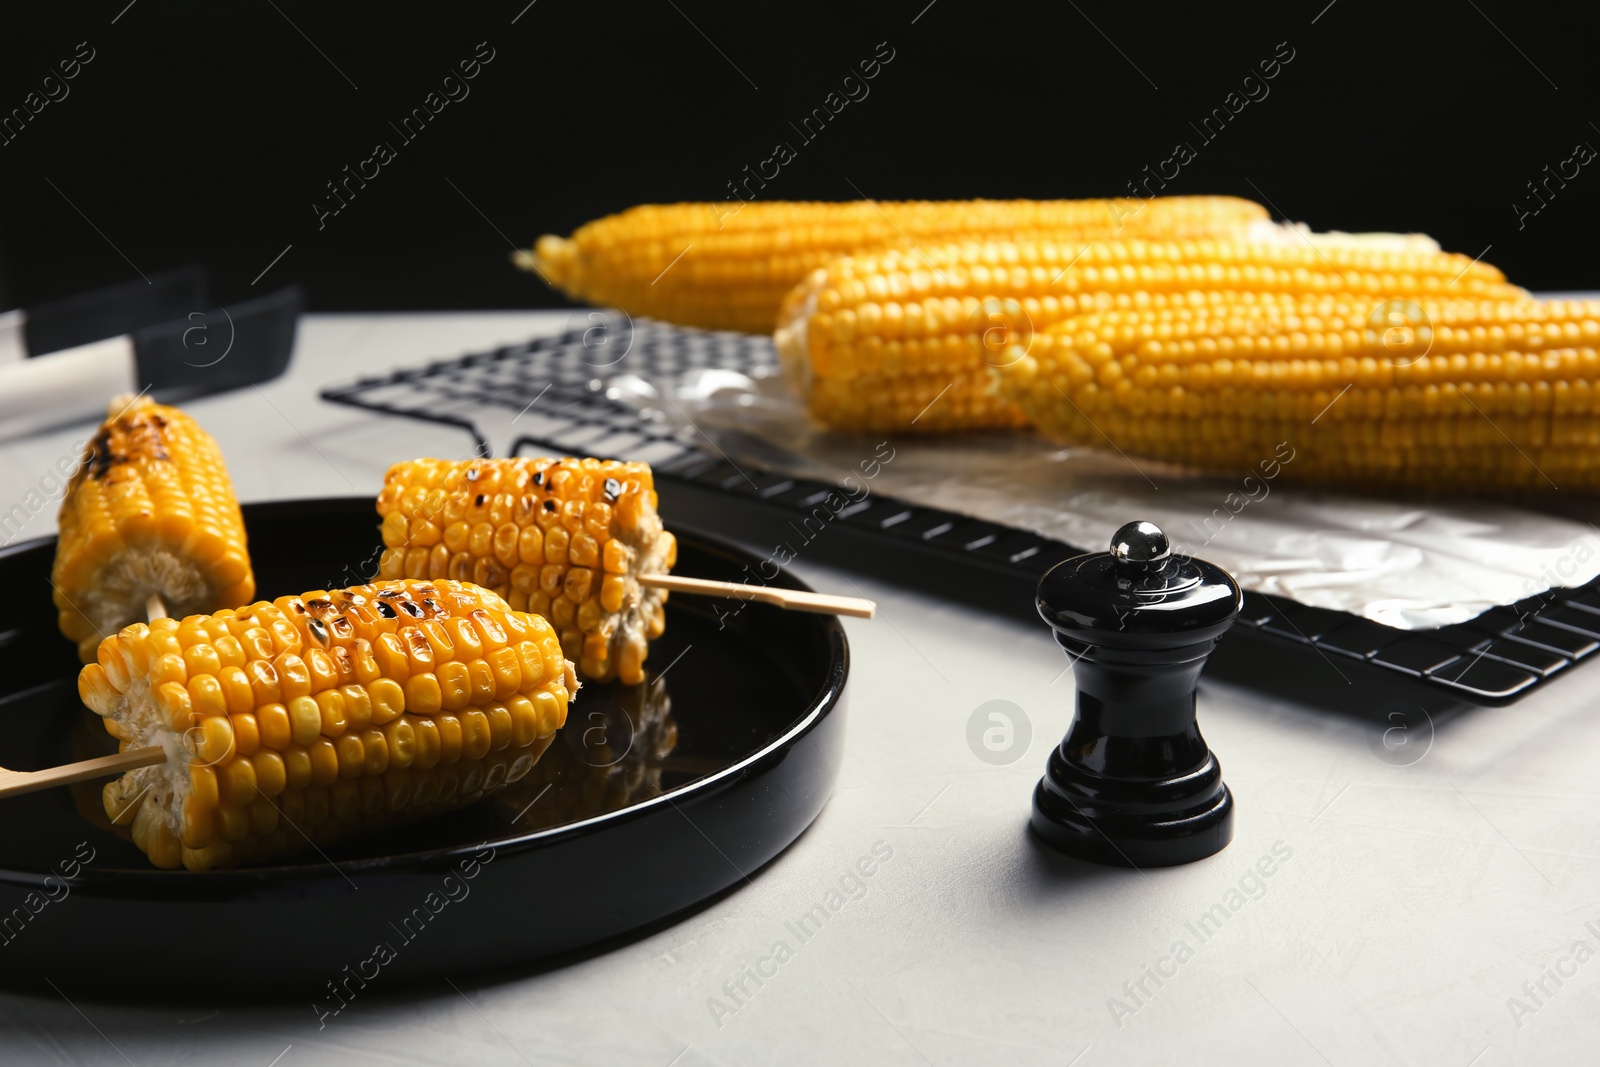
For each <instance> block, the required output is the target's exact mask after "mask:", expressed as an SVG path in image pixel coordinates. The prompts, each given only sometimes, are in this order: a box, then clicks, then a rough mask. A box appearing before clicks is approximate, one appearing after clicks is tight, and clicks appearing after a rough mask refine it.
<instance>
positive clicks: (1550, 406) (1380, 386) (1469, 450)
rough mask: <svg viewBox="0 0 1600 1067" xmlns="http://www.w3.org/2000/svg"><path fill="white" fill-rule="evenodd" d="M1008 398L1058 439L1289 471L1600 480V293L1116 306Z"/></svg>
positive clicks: (1049, 335)
mask: <svg viewBox="0 0 1600 1067" xmlns="http://www.w3.org/2000/svg"><path fill="white" fill-rule="evenodd" d="M1014 356H1015V359H1014V361H1004V362H1002V365H1001V366H1000V367H999V369H998V372H997V373H998V376H999V379H1000V383H999V385H1000V391H1001V393H1002V394H1003V395H1004V396H1005V397H1007V398H1008V399H1010V400H1013V401H1015V402H1016V403H1018V404H1019V405H1020V406H1021V407H1022V408H1023V409H1024V410H1025V411H1026V412H1027V413H1028V415H1029V416H1030V417H1031V418H1032V419H1033V420H1034V421H1035V423H1036V424H1037V425H1038V427H1039V428H1040V429H1041V430H1043V431H1044V432H1046V433H1048V434H1050V435H1051V436H1053V437H1056V438H1059V439H1061V440H1063V441H1070V442H1076V443H1082V444H1099V445H1101V446H1104V445H1105V444H1106V443H1107V442H1111V443H1114V444H1115V446H1116V447H1117V448H1118V449H1121V450H1122V451H1123V452H1125V453H1127V454H1128V455H1130V456H1149V457H1153V458H1157V459H1164V460H1171V461H1174V462H1178V463H1184V464H1189V465H1191V466H1194V467H1197V468H1201V469H1205V470H1212V471H1218V472H1236V471H1238V470H1241V469H1246V468H1249V467H1252V466H1254V465H1255V464H1256V463H1258V462H1260V461H1263V460H1269V459H1272V458H1273V457H1274V455H1275V454H1276V455H1277V458H1278V459H1282V458H1283V452H1284V450H1290V451H1292V454H1293V462H1292V463H1286V464H1284V466H1283V473H1284V475H1285V477H1286V478H1287V479H1289V480H1295V481H1301V482H1314V483H1318V484H1327V485H1342V486H1358V487H1378V488H1382V487H1418V488H1429V489H1435V488H1436V489H1444V490H1452V491H1466V492H1480V491H1482V492H1492V491H1505V490H1529V491H1544V492H1550V491H1553V490H1554V489H1556V488H1557V487H1560V488H1561V489H1563V490H1590V491H1592V490H1595V489H1597V488H1600V459H1597V456H1600V452H1597V451H1596V450H1597V448H1600V302H1596V301H1590V302H1579V301H1572V302H1564V301H1549V302H1536V301H1521V302H1515V303H1501V302H1472V301H1447V302H1441V301H1437V300H1429V299H1423V300H1419V301H1409V300H1381V301H1373V300H1370V299H1359V298H1355V297H1348V296H1340V297H1333V298H1321V299H1309V300H1304V301H1301V302H1299V303H1296V304H1294V305H1289V306H1266V307H1263V306H1261V305H1250V304H1246V303H1243V302H1233V301H1223V302H1219V303H1213V304H1205V305H1197V306H1193V307H1183V308H1176V309H1173V308H1167V309H1140V310H1112V311H1106V312H1101V313H1097V314H1091V315H1087V316H1083V317H1080V318H1076V319H1073V320H1071V321H1069V322H1064V323H1061V324H1058V325H1057V326H1055V327H1052V328H1051V329H1050V330H1048V331H1047V332H1045V333H1043V334H1041V335H1038V336H1036V337H1034V338H1033V344H1032V346H1031V347H1030V349H1029V350H1028V351H1027V352H1026V353H1024V352H1023V351H1022V350H1021V347H1020V346H1018V348H1017V349H1016V350H1015V352H1014Z"/></svg>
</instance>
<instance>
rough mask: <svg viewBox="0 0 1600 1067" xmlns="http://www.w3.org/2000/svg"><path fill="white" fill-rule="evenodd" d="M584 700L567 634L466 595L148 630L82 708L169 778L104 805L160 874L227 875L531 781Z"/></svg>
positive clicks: (338, 595)
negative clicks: (218, 871) (574, 701)
mask: <svg viewBox="0 0 1600 1067" xmlns="http://www.w3.org/2000/svg"><path fill="white" fill-rule="evenodd" d="M577 689H578V682H577V679H576V677H575V676H574V674H573V667H572V664H571V663H570V662H568V661H567V660H566V659H565V658H564V657H563V656H562V655H561V647H560V645H559V644H558V643H557V641H556V637H555V631H554V630H552V629H551V627H550V625H549V623H547V622H545V621H544V620H543V619H541V618H539V617H537V616H535V615H529V614H527V613H525V612H520V611H513V610H512V609H511V608H510V607H509V606H508V605H507V604H506V603H505V601H503V600H501V599H500V598H499V597H497V596H495V595H494V594H492V593H487V592H485V591H484V590H482V589H478V588H475V587H473V586H471V585H466V584H463V583H460V582H448V581H441V582H412V581H400V582H380V583H377V584H375V585H364V586H356V587H354V588H351V589H345V590H340V591H336V592H331V593H330V592H326V591H321V590H318V591H315V592H310V593H305V594H303V595H302V596H298V597H280V598H279V599H278V600H276V601H274V602H272V603H270V604H269V603H266V602H265V601H263V602H260V603H256V604H252V605H250V606H249V607H244V608H238V609H230V610H225V611H219V612H217V613H215V614H213V615H191V616H189V617H188V618H186V619H184V620H183V621H182V622H181V623H180V622H179V621H177V620H176V619H170V618H167V619H157V620H155V621H154V622H152V623H150V624H149V625H148V626H147V625H145V624H143V623H135V624H134V625H132V626H129V627H127V628H126V629H124V630H123V631H122V632H121V633H120V634H117V635H114V636H112V637H108V638H106V639H105V640H104V641H102V642H101V643H100V647H99V651H98V660H97V662H95V663H91V664H89V665H88V666H86V667H84V668H83V670H82V671H81V672H80V673H79V675H78V693H79V695H80V696H81V697H82V698H83V701H84V703H85V704H87V705H88V706H89V707H90V708H91V709H92V710H93V711H95V712H97V713H98V714H100V715H101V716H104V718H105V726H106V730H107V731H108V732H110V733H111V734H112V736H114V737H116V738H118V739H119V741H120V742H121V747H122V749H124V750H126V749H130V748H140V747H143V746H146V745H160V746H162V747H163V748H165V749H166V750H167V753H168V759H167V762H166V763H163V764H159V765H157V766H154V767H145V768H141V769H139V770H135V771H130V772H129V773H127V774H125V775H123V776H122V777H121V778H119V779H117V780H115V781H113V782H111V783H110V784H109V785H107V786H106V787H105V791H104V794H103V796H104V802H105V808H106V813H107V814H108V815H109V816H111V819H112V821H113V822H114V823H117V824H120V825H125V824H127V823H129V822H131V823H132V825H133V840H134V842H135V844H137V845H138V846H139V848H140V849H141V850H142V851H143V852H144V853H145V855H147V856H149V857H150V859H151V861H152V862H154V863H155V864H156V866H158V867H166V868H173V867H177V866H179V865H180V864H181V865H182V866H184V867H187V868H188V869H190V870H206V869H209V868H213V867H230V866H233V865H235V864H239V863H249V862H253V861H259V860H266V859H272V858H276V857H279V856H286V855H289V854H291V853H294V852H296V851H298V850H300V849H301V848H304V847H307V846H308V845H309V844H312V843H315V844H318V845H321V844H325V843H327V842H331V841H335V840H340V839H343V838H346V837H349V836H352V835H354V834H357V833H360V832H363V831H366V830H370V829H375V828H377V827H381V826H387V825H391V824H394V823H399V822H404V821H408V820H411V819H416V818H419V817H422V816H424V815H429V814H432V813H434V812H439V811H445V810H448V809H451V808H456V807H460V806H461V805H463V804H467V803H470V802H471V801H473V800H476V799H477V798H478V797H480V796H482V795H484V794H485V793H489V792H493V791H495V790H497V789H499V788H500V787H502V786H504V785H505V784H506V783H507V782H511V781H515V780H516V779H518V778H520V777H522V776H523V775H525V774H527V773H528V771H529V770H530V769H531V768H532V767H533V764H534V761H536V760H537V759H538V758H539V756H540V755H541V754H543V752H544V749H545V748H546V747H547V746H548V745H549V744H550V739H551V738H552V737H553V736H554V734H555V731H556V730H557V729H559V728H560V726H561V724H562V723H563V722H564V721H565V720H566V714H567V704H568V702H569V701H570V700H571V698H572V697H573V695H574V694H576V692H577Z"/></svg>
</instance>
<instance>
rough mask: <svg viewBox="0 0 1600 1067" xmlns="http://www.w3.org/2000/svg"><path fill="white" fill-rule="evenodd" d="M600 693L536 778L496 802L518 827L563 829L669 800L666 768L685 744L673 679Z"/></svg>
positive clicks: (538, 767)
mask: <svg viewBox="0 0 1600 1067" xmlns="http://www.w3.org/2000/svg"><path fill="white" fill-rule="evenodd" d="M597 695H598V698H599V699H598V700H595V701H591V700H590V698H589V697H588V696H587V695H586V696H585V697H584V701H583V707H582V708H581V709H579V710H578V711H577V712H576V713H575V714H576V715H577V718H574V719H573V721H572V724H571V728H569V729H567V730H565V731H563V732H562V734H561V736H560V738H558V739H557V740H556V742H555V743H554V744H552V745H551V746H550V750H549V751H548V752H546V753H545V754H544V758H543V759H542V760H540V761H539V762H538V764H537V765H536V766H535V767H534V768H533V770H532V771H530V772H529V774H528V776H527V777H526V778H524V779H522V780H521V781H520V782H518V783H517V784H516V785H514V786H512V787H510V788H508V789H506V790H505V791H504V792H502V793H500V794H499V795H498V796H496V797H495V799H494V806H495V810H497V811H499V812H500V813H501V814H502V815H504V816H505V817H506V818H507V819H509V820H510V821H511V825H512V827H513V828H514V829H517V830H520V831H528V830H542V829H544V828H545V827H549V826H561V825H564V824H565V823H569V822H576V821H578V820H579V819H587V818H591V817H593V816H595V815H604V814H605V813H606V812H608V811H616V810H618V809H619V808H624V807H627V806H628V805H629V804H637V803H639V802H640V801H642V800H649V799H650V798H651V797H658V796H660V795H661V772H662V770H663V767H662V764H663V762H664V761H665V760H666V758H667V757H668V756H670V755H671V754H672V751H673V749H675V748H676V747H677V745H678V724H677V722H676V720H674V719H673V717H672V698H671V697H670V696H668V695H667V687H666V684H665V680H664V679H663V680H662V681H659V682H656V683H653V684H651V685H627V686H624V685H612V686H609V687H606V688H603V689H602V690H601V691H600V692H599V694H597ZM600 709H603V710H600Z"/></svg>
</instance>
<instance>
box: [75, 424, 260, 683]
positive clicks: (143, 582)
mask: <svg viewBox="0 0 1600 1067" xmlns="http://www.w3.org/2000/svg"><path fill="white" fill-rule="evenodd" d="M108 414H109V417H108V418H107V419H106V421H105V423H104V424H103V425H102V426H101V427H100V432H99V434H97V435H96V436H95V438H94V440H93V441H91V442H90V444H89V449H88V452H87V454H86V455H85V456H84V459H83V462H82V463H81V464H80V465H79V467H78V473H77V474H76V475H74V476H73V479H72V481H71V483H70V484H69V485H68V486H67V491H66V495H65V496H64V497H63V498H62V501H61V513H60V517H59V525H60V528H61V532H60V537H59V540H58V547H57V549H56V558H55V565H54V567H53V570H52V574H51V579H50V580H51V582H52V583H53V584H54V586H55V604H56V608H57V610H58V611H59V612H60V616H59V623H60V626H61V632H62V633H63V634H65V635H66V636H67V638H68V639H69V640H72V641H75V642H76V643H77V645H78V655H79V657H80V658H81V659H82V660H83V661H84V662H86V663H87V662H89V661H91V660H93V659H94V658H95V649H96V647H97V646H98V645H99V644H100V640H101V639H102V638H104V637H107V636H109V635H111V634H114V633H116V632H117V631H118V630H120V629H122V628H123V627H124V626H126V625H128V624H129V623H131V622H135V621H141V620H143V619H144V617H145V600H146V598H147V597H149V596H150V595H151V594H152V593H156V594H159V595H160V596H161V598H162V600H163V601H164V602H165V603H166V606H167V609H168V611H169V612H171V613H173V614H176V615H187V614H191V613H193V612H200V611H213V610H215V609H217V608H223V607H232V606H235V605H238V604H243V603H246V602H248V601H249V600H250V598H251V597H253V596H255V590H256V586H255V576H254V575H253V574H252V573H251V571H250V554H249V551H248V550H247V548H246V545H245V534H244V518H243V516H242V515H241V514H240V513H239V502H238V500H236V499H235V498H234V495H233V487H232V486H231V485H230V484H229V482H228V471H227V468H226V467H224V466H223V462H222V452H221V451H220V450H219V449H218V448H217V443H216V442H215V441H213V440H212V439H211V435H210V434H208V433H206V432H205V431H204V430H202V429H201V428H200V426H199V425H198V424H197V423H196V422H195V421H194V420H193V419H191V418H190V417H189V416H187V415H185V414H184V413H183V412H181V411H179V410H178V409H177V408H172V407H166V406H164V405H162V404H157V403H155V402H154V401H152V400H150V399H149V398H147V397H139V398H137V399H135V400H133V401H131V402H130V401H128V400H127V399H126V398H118V399H116V400H113V401H112V402H111V408H110V410H109V413H108Z"/></svg>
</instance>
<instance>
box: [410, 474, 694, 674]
mask: <svg viewBox="0 0 1600 1067" xmlns="http://www.w3.org/2000/svg"><path fill="white" fill-rule="evenodd" d="M378 514H379V515H380V516H381V517H382V518H383V543H384V545H385V546H387V547H386V548H385V550H384V553H383V555H382V557H381V558H380V560H379V564H378V569H379V573H380V574H381V575H382V576H383V577H385V578H401V577H404V578H446V577H448V578H453V579H456V580H457V581H464V582H474V583H476V584H478V585H481V586H483V587H484V588H485V589H489V590H492V591H494V592H496V593H498V594H500V595H501V596H503V597H505V598H506V600H508V601H509V602H510V604H511V606H512V607H513V608H515V609H517V610H523V609H526V610H528V611H531V612H534V613H535V614H538V615H542V616H544V617H545V618H547V619H549V620H550V622H551V624H552V625H553V626H554V627H555V628H556V632H557V633H558V634H559V635H560V638H561V647H562V649H564V650H565V652H566V655H567V658H569V659H571V660H573V661H575V662H576V663H577V664H578V671H579V673H580V674H581V675H582V676H583V677H585V678H589V679H593V680H594V681H606V680H608V679H611V678H621V679H622V680H623V681H624V682H626V683H628V684H629V685H632V684H634V683H636V682H640V681H643V680H644V660H645V656H646V655H648V654H649V640H650V639H651V638H653V637H657V636H659V635H660V634H661V631H662V629H663V628H664V627H665V626H666V614H665V611H664V610H663V608H664V605H665V603H666V599H667V594H666V592H665V591H663V590H660V589H647V588H645V587H643V586H641V585H640V584H639V581H638V578H639V575H641V574H664V573H666V572H667V571H669V570H670V569H671V568H672V565H673V563H674V562H676V560H677V554H678V545H677V541H676V540H675V539H674V538H673V536H672V535H671V534H670V533H668V532H667V531H666V530H665V529H664V528H663V527H662V525H661V517H660V516H659V515H657V514H656V493H655V489H654V486H653V482H652V478H651V474H650V467H649V465H648V464H644V463H617V462H611V461H606V460H597V459H530V458H521V459H488V460H484V459H478V460H463V461H449V460H438V459H418V460H412V461H410V462H406V463H397V464H395V465H394V466H393V467H390V468H389V473H388V476H387V477H386V478H385V479H384V484H383V491H382V492H381V493H379V494H378Z"/></svg>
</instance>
